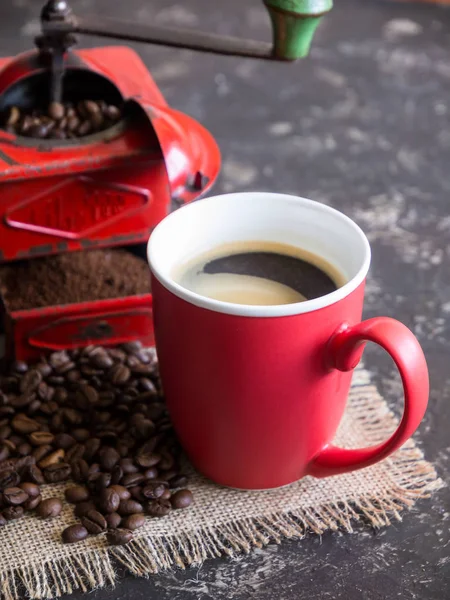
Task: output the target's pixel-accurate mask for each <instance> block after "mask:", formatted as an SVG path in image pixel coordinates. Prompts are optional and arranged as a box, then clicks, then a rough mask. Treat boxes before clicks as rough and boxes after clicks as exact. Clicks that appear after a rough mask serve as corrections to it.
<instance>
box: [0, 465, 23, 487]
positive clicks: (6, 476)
mask: <svg viewBox="0 0 450 600" xmlns="http://www.w3.org/2000/svg"><path fill="white" fill-rule="evenodd" d="M19 483H20V477H19V474H18V473H17V471H16V470H15V469H14V468H13V467H12V468H11V469H5V470H3V471H0V489H3V488H7V487H15V486H17V485H18V484H19Z"/></svg>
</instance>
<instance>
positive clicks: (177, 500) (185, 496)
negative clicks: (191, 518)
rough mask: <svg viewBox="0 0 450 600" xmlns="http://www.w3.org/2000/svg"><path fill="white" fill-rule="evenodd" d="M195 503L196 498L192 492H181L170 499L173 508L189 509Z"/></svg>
mask: <svg viewBox="0 0 450 600" xmlns="http://www.w3.org/2000/svg"><path fill="white" fill-rule="evenodd" d="M193 501H194V497H193V495H192V492H191V491H190V490H179V491H178V492H175V494H173V496H172V498H171V499H170V503H171V504H172V508H175V509H178V508H187V507H188V506H190V505H191V504H192V502H193Z"/></svg>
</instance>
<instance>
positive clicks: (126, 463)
mask: <svg viewBox="0 0 450 600" xmlns="http://www.w3.org/2000/svg"><path fill="white" fill-rule="evenodd" d="M119 464H120V467H121V469H122V471H123V472H124V473H125V474H129V473H138V472H139V467H137V466H136V465H135V464H134V463H133V459H132V458H122V460H121V461H120V463H119Z"/></svg>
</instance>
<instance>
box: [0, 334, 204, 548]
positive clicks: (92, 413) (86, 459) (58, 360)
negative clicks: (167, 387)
mask: <svg viewBox="0 0 450 600" xmlns="http://www.w3.org/2000/svg"><path fill="white" fill-rule="evenodd" d="M179 459H180V448H179V445H178V443H177V440H176V438H175V435H174V432H173V430H172V426H171V423H170V420H169V418H168V415H167V411H166V407H165V404H164V402H163V397H162V390H161V385H160V380H159V375H158V365H157V362H156V357H155V354H154V353H153V352H152V351H149V350H144V349H143V348H142V346H141V344H140V343H138V342H131V343H128V344H124V345H122V346H120V347H117V348H108V349H106V348H102V347H99V346H89V347H87V348H84V349H82V350H79V349H76V350H71V351H61V352H55V353H53V354H51V355H50V356H49V357H48V358H47V359H42V360H41V361H40V362H38V363H37V364H35V365H34V366H30V365H28V364H26V363H24V362H17V363H15V364H14V365H13V366H12V368H11V369H10V371H9V372H8V373H6V374H5V375H2V376H0V527H1V526H3V525H6V524H7V522H8V521H12V520H15V519H19V518H21V517H22V516H23V515H24V514H25V512H26V511H35V513H36V515H37V516H38V517H40V518H43V519H49V518H54V517H57V516H58V515H59V514H60V512H61V510H62V502H61V500H59V499H58V498H48V499H46V500H42V497H41V486H42V485H44V484H45V483H60V482H65V481H68V480H72V481H73V482H74V485H73V486H71V487H69V488H67V489H66V493H65V499H66V501H67V502H69V503H71V504H73V505H75V510H74V514H75V516H76V517H77V518H78V519H79V520H80V523H79V524H77V525H72V526H70V527H68V528H67V529H65V530H64V531H63V533H62V539H63V541H64V542H66V543H72V542H77V541H79V540H83V539H85V538H86V537H87V536H88V535H89V534H91V535H98V534H101V533H104V532H105V533H106V538H107V540H108V542H109V543H110V544H126V543H128V542H129V541H130V540H131V539H132V538H133V531H134V530H136V529H138V528H139V527H142V525H144V523H145V516H144V515H148V516H150V517H164V516H166V515H168V514H169V513H170V511H171V510H175V509H183V508H187V507H189V506H190V505H191V504H192V502H193V496H192V493H191V491H190V490H188V489H186V487H185V486H186V484H187V477H186V476H185V475H184V474H183V473H182V472H181V470H180V464H179Z"/></svg>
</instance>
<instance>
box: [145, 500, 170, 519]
mask: <svg viewBox="0 0 450 600" xmlns="http://www.w3.org/2000/svg"><path fill="white" fill-rule="evenodd" d="M171 508H172V505H171V503H170V501H169V500H162V499H161V498H159V499H158V500H151V501H150V502H149V503H148V504H147V513H148V514H149V515H150V516H151V517H165V516H166V515H168V514H169V513H170V510H171Z"/></svg>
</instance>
